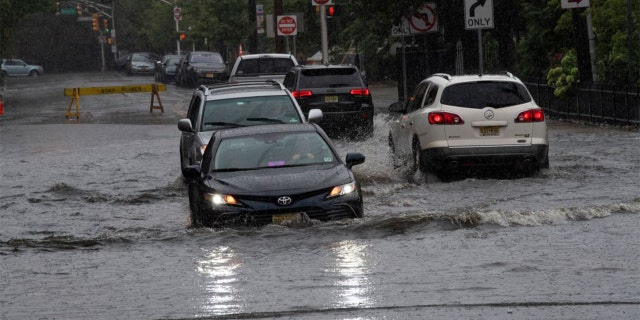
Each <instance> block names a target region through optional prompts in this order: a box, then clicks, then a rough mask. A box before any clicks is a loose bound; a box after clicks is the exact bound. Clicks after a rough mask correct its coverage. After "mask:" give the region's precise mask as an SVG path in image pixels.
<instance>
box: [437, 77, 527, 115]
mask: <svg viewBox="0 0 640 320" xmlns="http://www.w3.org/2000/svg"><path fill="white" fill-rule="evenodd" d="M530 101H531V96H530V95H529V92H528V91H527V89H526V88H525V87H524V86H523V85H521V84H519V83H515V82H506V81H478V82H467V83H460V84H454V85H451V86H448V87H446V88H445V89H444V91H443V92H442V98H441V99H440V103H442V104H446V105H450V106H457V107H464V108H473V109H482V108H484V107H492V108H502V107H509V106H514V105H518V104H523V103H527V102H530Z"/></svg>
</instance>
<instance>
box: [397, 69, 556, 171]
mask: <svg viewBox="0 0 640 320" xmlns="http://www.w3.org/2000/svg"><path fill="white" fill-rule="evenodd" d="M389 111H391V112H392V113H395V114H396V115H398V114H399V116H397V117H396V118H395V119H394V120H393V121H392V122H391V124H390V131H389V148H390V151H391V153H392V155H391V156H392V159H393V160H394V163H395V164H396V165H400V164H402V163H407V162H408V163H410V164H411V165H412V166H413V169H414V170H417V169H420V170H421V171H423V172H427V171H430V172H434V173H436V174H438V175H439V176H441V177H445V176H446V175H447V174H450V173H454V172H460V171H465V170H466V169H476V168H479V169H481V168H491V167H501V168H503V169H516V170H517V171H524V172H534V171H536V170H538V169H540V168H548V167H549V157H548V154H549V142H548V136H547V124H546V121H545V115H544V112H543V110H542V109H541V108H540V107H539V106H538V105H537V104H536V103H535V101H534V100H533V98H532V97H531V94H530V93H529V91H528V90H527V88H526V87H525V86H524V84H523V83H522V81H520V80H519V79H518V78H517V77H514V76H513V75H512V74H510V73H507V74H506V75H466V76H450V75H448V74H435V75H432V76H430V77H428V78H427V79H425V80H423V81H421V82H420V83H419V84H418V85H417V86H416V88H415V90H414V92H413V93H412V94H411V96H410V97H409V99H408V101H407V102H406V103H403V102H396V103H394V104H392V105H391V106H389Z"/></svg>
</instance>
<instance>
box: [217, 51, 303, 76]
mask: <svg viewBox="0 0 640 320" xmlns="http://www.w3.org/2000/svg"><path fill="white" fill-rule="evenodd" d="M297 65H298V61H297V60H296V58H295V57H294V56H293V55H291V54H284V53H261V54H247V55H243V56H239V57H238V58H236V62H235V63H234V64H233V68H232V69H231V73H230V75H229V82H242V81H255V80H267V79H273V80H276V81H278V82H282V81H283V80H284V76H285V75H286V74H287V72H289V70H290V69H291V68H292V67H294V66H297Z"/></svg>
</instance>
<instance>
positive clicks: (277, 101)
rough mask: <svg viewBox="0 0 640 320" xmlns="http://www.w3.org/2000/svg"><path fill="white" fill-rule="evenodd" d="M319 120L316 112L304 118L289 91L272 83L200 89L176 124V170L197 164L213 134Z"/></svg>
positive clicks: (318, 112)
mask: <svg viewBox="0 0 640 320" xmlns="http://www.w3.org/2000/svg"><path fill="white" fill-rule="evenodd" d="M321 120H322V112H321V111H320V110H311V112H309V113H308V114H307V115H306V117H305V115H304V114H303V113H302V110H301V109H300V106H299V105H298V103H297V102H296V100H295V99H294V98H293V96H292V95H291V93H290V92H289V90H287V89H285V88H284V87H283V86H282V84H281V83H279V82H277V81H274V80H267V81H251V82H243V83H238V84H235V83H234V84H218V85H208V86H205V85H201V86H200V87H199V88H198V89H196V90H195V91H194V92H193V96H192V97H191V102H190V103H189V109H188V111H187V118H184V119H180V120H179V121H178V129H179V130H180V131H181V132H182V134H181V137H180V167H181V169H182V170H183V173H184V169H185V168H186V167H187V166H188V165H193V164H197V163H200V160H201V159H202V155H203V154H204V149H205V147H206V146H207V143H209V139H211V135H213V133H214V132H215V131H218V130H222V129H228V128H235V127H246V126H255V125H270V124H276V123H305V122H319V121H321Z"/></svg>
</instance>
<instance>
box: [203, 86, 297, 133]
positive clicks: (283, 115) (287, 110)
mask: <svg viewBox="0 0 640 320" xmlns="http://www.w3.org/2000/svg"><path fill="white" fill-rule="evenodd" d="M301 122H302V119H301V118H300V116H299V115H298V112H297V109H296V106H295V104H294V103H293V101H292V100H291V98H289V96H286V95H279V96H254V97H242V98H233V99H220V100H211V101H207V102H206V104H205V105H204V111H203V114H202V126H201V130H202V131H208V130H215V129H220V128H221V127H232V126H252V125H259V124H270V123H271V124H272V123H301Z"/></svg>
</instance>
